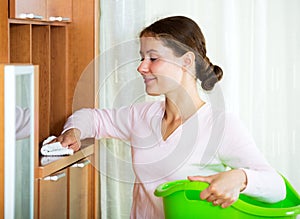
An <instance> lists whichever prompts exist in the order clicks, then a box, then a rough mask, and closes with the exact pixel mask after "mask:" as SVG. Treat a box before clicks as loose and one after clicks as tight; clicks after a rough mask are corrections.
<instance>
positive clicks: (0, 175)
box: [0, 0, 100, 219]
mask: <svg viewBox="0 0 300 219" xmlns="http://www.w3.org/2000/svg"><path fill="white" fill-rule="evenodd" d="M97 4H99V3H96V1H94V0H86V1H82V0H47V1H46V0H38V1H37V0H29V1H22V0H10V1H7V0H0V48H1V50H0V62H5V63H10V64H14V63H21V64H34V65H38V67H39V80H38V84H39V89H38V94H37V96H38V99H39V102H38V106H37V111H36V114H37V115H38V117H39V120H38V127H39V128H38V131H37V132H36V133H35V134H36V135H37V136H38V143H37V144H36V145H35V152H34V156H35V158H34V169H35V173H34V175H35V179H34V183H35V185H34V217H35V218H41V219H44V218H83V219H84V218H98V217H99V212H100V211H99V209H98V198H99V181H98V178H99V173H98V171H97V169H96V168H95V167H94V165H92V164H88V165H86V166H85V167H84V168H79V167H80V166H82V164H80V165H79V167H76V166H78V165H74V164H76V163H78V162H86V161H85V160H83V159H86V158H87V157H88V160H95V159H96V158H95V157H96V154H97V152H96V151H97V147H96V145H95V144H94V141H93V140H92V141H89V142H88V143H87V144H86V145H85V146H84V147H83V148H82V150H80V151H78V152H76V153H75V154H74V155H72V156H65V157H61V158H60V159H58V160H56V161H51V162H49V163H42V162H41V160H42V159H43V157H41V156H40V153H39V150H40V145H41V142H42V141H43V140H44V139H45V138H47V137H48V136H50V135H59V134H60V133H61V131H62V129H63V125H64V122H65V121H66V119H67V117H68V116H69V115H70V114H71V113H72V112H73V110H74V104H73V97H74V93H75V91H76V86H77V83H78V81H79V80H80V77H81V75H82V74H83V72H84V69H85V68H86V67H87V66H88V65H89V64H90V62H92V61H93V60H94V58H95V57H96V55H97V50H96V49H95V48H96V45H98V42H97V39H98V37H97V35H96V34H95V33H96V32H97V30H96V29H95V27H96V26H97V22H98V18H99V17H98V16H96V14H95V13H98V10H99V9H98V7H99V5H97ZM22 13H27V14H28V13H33V14H36V15H42V16H43V17H44V18H43V19H41V20H39V19H20V16H19V14H22ZM97 15H98V14H97ZM50 16H53V17H62V18H70V19H69V20H67V21H68V22H58V21H54V22H52V21H49V17H50ZM65 21H66V20H65ZM95 39H96V40H95ZM90 79H91V80H94V78H93V76H92V78H90ZM0 83H1V84H3V83H4V81H3V80H2V79H1V78H0ZM94 90H95V88H94V86H93V84H92V83H91V86H89V87H88V89H86V90H85V93H89V94H90V95H89V97H90V100H88V101H84V103H82V104H81V105H76V107H77V108H76V109H78V108H81V107H94V104H95V103H94V100H95V98H94V94H95V92H94ZM2 96H3V87H2V86H1V87H0V113H3V99H2ZM91 100H92V101H91ZM3 130H4V127H2V126H1V124H0V184H1V186H0V192H1V191H3V186H2V185H3V183H2V182H3V181H4V177H5V176H4V171H3V168H2V167H3V166H4V165H3V156H4V155H3V151H4V149H3V146H2V143H3V139H4V136H3ZM73 165H74V166H73ZM60 173H64V174H65V176H64V177H62V178H60V179H59V180H57V181H56V182H53V181H51V180H47V178H46V177H48V176H53V175H55V174H60ZM64 174H63V175H64ZM45 178H46V180H45ZM1 194H3V192H2V193H1ZM4 202H5V199H4V196H0V219H1V218H3V215H4V214H3V211H1V209H3V208H2V206H3V205H4ZM53 213H57V214H58V215H56V214H55V215H53Z"/></svg>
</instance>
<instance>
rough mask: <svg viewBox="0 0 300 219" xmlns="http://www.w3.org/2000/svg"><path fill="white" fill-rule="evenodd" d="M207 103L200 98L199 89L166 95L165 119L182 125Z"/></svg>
mask: <svg viewBox="0 0 300 219" xmlns="http://www.w3.org/2000/svg"><path fill="white" fill-rule="evenodd" d="M204 104H205V102H204V101H203V100H202V99H201V98H200V96H199V94H198V91H197V89H196V88H195V89H194V90H190V91H188V90H185V91H184V92H178V93H176V94H174V95H166V108H165V117H164V118H165V119H166V120H169V121H176V120H177V121H178V120H180V121H181V122H182V123H183V122H184V121H186V120H187V119H188V118H190V117H191V116H192V115H194V114H195V113H196V112H197V111H198V109H199V108H200V107H202V106H203V105H204Z"/></svg>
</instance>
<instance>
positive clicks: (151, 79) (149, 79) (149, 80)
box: [144, 77, 156, 84]
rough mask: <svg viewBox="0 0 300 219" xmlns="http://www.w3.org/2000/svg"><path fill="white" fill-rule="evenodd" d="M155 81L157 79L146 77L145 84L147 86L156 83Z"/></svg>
mask: <svg viewBox="0 0 300 219" xmlns="http://www.w3.org/2000/svg"><path fill="white" fill-rule="evenodd" d="M154 80H156V78H155V77H144V83H145V84H148V83H150V82H151V81H154Z"/></svg>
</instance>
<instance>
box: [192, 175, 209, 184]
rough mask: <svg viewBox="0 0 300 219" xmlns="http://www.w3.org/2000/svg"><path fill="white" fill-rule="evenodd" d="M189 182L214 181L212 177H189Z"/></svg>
mask: <svg viewBox="0 0 300 219" xmlns="http://www.w3.org/2000/svg"><path fill="white" fill-rule="evenodd" d="M188 180H190V181H200V182H207V183H211V182H212V179H211V177H210V176H188Z"/></svg>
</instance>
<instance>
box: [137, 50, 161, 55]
mask: <svg viewBox="0 0 300 219" xmlns="http://www.w3.org/2000/svg"><path fill="white" fill-rule="evenodd" d="M151 52H158V51H157V50H155V49H150V50H148V51H147V52H146V54H149V53H151ZM140 55H143V53H142V51H140Z"/></svg>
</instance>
